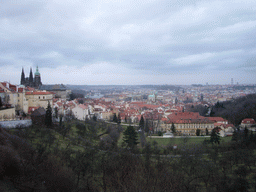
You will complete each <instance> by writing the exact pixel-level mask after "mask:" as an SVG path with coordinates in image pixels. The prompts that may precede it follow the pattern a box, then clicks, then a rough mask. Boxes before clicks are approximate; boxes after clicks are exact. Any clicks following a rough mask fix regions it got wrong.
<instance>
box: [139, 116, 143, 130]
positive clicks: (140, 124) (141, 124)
mask: <svg viewBox="0 0 256 192" xmlns="http://www.w3.org/2000/svg"><path fill="white" fill-rule="evenodd" d="M139 129H141V130H142V129H143V130H144V118H143V115H141V118H140V123H139Z"/></svg>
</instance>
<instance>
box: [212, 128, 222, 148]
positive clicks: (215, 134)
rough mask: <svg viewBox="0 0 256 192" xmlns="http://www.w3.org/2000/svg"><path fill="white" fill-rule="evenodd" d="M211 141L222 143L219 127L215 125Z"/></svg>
mask: <svg viewBox="0 0 256 192" xmlns="http://www.w3.org/2000/svg"><path fill="white" fill-rule="evenodd" d="M210 142H211V143H212V144H213V143H215V144H220V134H219V128H218V127H215V128H214V129H213V130H212V132H211V139H210Z"/></svg>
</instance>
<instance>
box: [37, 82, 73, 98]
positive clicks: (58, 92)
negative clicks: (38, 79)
mask: <svg viewBox="0 0 256 192" xmlns="http://www.w3.org/2000/svg"><path fill="white" fill-rule="evenodd" d="M39 90H46V91H51V92H54V93H55V98H60V99H69V98H70V94H71V90H70V89H67V87H66V86H64V85H63V84H56V85H41V86H40V87H39Z"/></svg>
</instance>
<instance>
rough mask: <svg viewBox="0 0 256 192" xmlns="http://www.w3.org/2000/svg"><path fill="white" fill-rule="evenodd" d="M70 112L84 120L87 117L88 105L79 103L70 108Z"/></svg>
mask: <svg viewBox="0 0 256 192" xmlns="http://www.w3.org/2000/svg"><path fill="white" fill-rule="evenodd" d="M72 113H73V115H74V116H75V118H77V119H79V120H85V119H86V118H89V107H88V106H86V105H84V104H80V105H78V106H76V107H75V108H73V109H72Z"/></svg>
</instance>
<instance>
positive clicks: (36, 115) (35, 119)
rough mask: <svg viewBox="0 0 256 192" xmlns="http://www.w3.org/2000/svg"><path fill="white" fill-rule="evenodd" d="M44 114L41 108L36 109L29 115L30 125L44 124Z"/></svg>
mask: <svg viewBox="0 0 256 192" xmlns="http://www.w3.org/2000/svg"><path fill="white" fill-rule="evenodd" d="M45 114H46V110H45V109H44V108H42V107H39V108H38V109H36V110H34V111H33V112H32V113H31V119H32V123H33V124H34V125H44V124H45Z"/></svg>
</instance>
